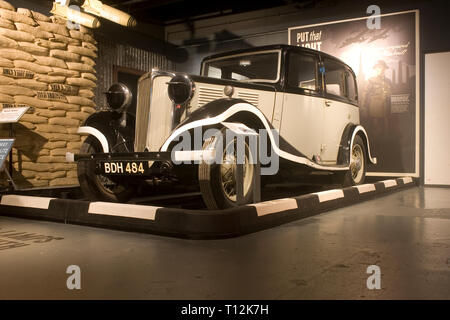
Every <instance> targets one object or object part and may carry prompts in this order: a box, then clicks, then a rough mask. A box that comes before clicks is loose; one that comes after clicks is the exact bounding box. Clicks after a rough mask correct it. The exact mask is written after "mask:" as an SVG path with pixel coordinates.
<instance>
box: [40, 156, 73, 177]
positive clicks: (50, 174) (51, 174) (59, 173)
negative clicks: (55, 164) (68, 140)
mask: <svg viewBox="0 0 450 320" xmlns="http://www.w3.org/2000/svg"><path fill="white" fill-rule="evenodd" d="M51 155H52V156H53V154H51ZM64 155H65V154H64ZM60 156H61V155H60ZM49 162H51V161H49ZM65 176H66V172H65V171H55V172H39V173H37V174H36V179H38V180H53V179H56V178H62V177H65Z"/></svg>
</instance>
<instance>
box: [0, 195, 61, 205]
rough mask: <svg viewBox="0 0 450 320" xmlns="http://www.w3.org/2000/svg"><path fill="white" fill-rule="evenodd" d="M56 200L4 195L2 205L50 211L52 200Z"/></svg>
mask: <svg viewBox="0 0 450 320" xmlns="http://www.w3.org/2000/svg"><path fill="white" fill-rule="evenodd" d="M53 199H55V198H45V197H31V196H18V195H13V194H10V195H4V196H3V197H2V201H1V203H0V204H1V205H4V206H16V207H27V208H36V209H48V206H49V205H50V200H53Z"/></svg>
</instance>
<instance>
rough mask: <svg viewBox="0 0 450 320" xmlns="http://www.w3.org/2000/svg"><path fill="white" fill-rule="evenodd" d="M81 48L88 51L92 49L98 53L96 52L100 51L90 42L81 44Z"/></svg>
mask: <svg viewBox="0 0 450 320" xmlns="http://www.w3.org/2000/svg"><path fill="white" fill-rule="evenodd" d="M81 46H82V47H84V48H87V49H91V50H93V51H96V52H97V51H98V48H97V46H96V45H93V44H92V43H89V42H85V41H83V42H82V43H81Z"/></svg>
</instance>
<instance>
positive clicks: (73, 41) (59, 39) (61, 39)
mask: <svg viewBox="0 0 450 320" xmlns="http://www.w3.org/2000/svg"><path fill="white" fill-rule="evenodd" d="M50 41H55V42H62V43H66V44H72V45H75V46H77V45H79V44H80V40H78V39H73V38H70V37H66V36H62V35H59V34H55V35H54V37H53V38H52V39H50Z"/></svg>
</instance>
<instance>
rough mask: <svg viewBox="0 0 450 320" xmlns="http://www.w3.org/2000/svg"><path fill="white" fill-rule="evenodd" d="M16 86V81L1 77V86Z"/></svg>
mask: <svg viewBox="0 0 450 320" xmlns="http://www.w3.org/2000/svg"><path fill="white" fill-rule="evenodd" d="M5 84H6V85H9V84H16V80H14V79H13V78H10V77H5V76H2V75H0V85H5Z"/></svg>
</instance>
